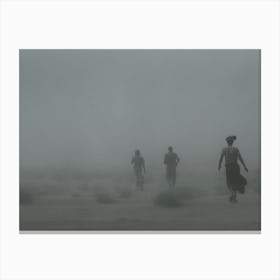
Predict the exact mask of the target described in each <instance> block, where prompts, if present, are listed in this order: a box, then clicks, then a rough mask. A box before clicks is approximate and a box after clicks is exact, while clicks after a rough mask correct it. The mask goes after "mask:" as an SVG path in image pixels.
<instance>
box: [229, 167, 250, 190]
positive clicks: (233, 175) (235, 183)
mask: <svg viewBox="0 0 280 280" xmlns="http://www.w3.org/2000/svg"><path fill="white" fill-rule="evenodd" d="M226 176H227V186H228V188H229V189H230V190H233V191H238V192H240V193H244V192H245V186H246V185H247V180H246V179H245V178H244V177H243V176H242V175H241V174H240V167H239V165H238V164H237V163H233V164H227V165H226Z"/></svg>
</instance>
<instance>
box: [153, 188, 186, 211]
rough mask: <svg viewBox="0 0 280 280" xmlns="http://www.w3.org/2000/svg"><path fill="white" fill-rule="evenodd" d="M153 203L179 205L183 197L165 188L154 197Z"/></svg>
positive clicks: (169, 205)
mask: <svg viewBox="0 0 280 280" xmlns="http://www.w3.org/2000/svg"><path fill="white" fill-rule="evenodd" d="M154 203H155V204H156V205H158V206H161V207H180V206H181V205H182V204H183V197H181V196H180V195H178V193H176V192H175V191H174V190H166V191H163V192H161V193H159V194H158V195H157V196H156V197H155V199H154Z"/></svg>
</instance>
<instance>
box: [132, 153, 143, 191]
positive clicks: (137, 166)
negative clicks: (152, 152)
mask: <svg viewBox="0 0 280 280" xmlns="http://www.w3.org/2000/svg"><path fill="white" fill-rule="evenodd" d="M131 164H132V165H133V168H134V172H135V176H136V188H137V189H138V190H139V189H140V190H141V191H143V190H144V175H143V172H144V173H145V172H146V170H145V162H144V158H143V157H142V156H141V154H140V151H139V150H136V151H135V154H134V156H133V158H132V160H131Z"/></svg>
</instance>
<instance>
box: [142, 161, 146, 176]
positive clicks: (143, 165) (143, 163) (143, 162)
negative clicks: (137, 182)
mask: <svg viewBox="0 0 280 280" xmlns="http://www.w3.org/2000/svg"><path fill="white" fill-rule="evenodd" d="M142 167H143V170H144V173H146V168H145V161H144V159H143V161H142Z"/></svg>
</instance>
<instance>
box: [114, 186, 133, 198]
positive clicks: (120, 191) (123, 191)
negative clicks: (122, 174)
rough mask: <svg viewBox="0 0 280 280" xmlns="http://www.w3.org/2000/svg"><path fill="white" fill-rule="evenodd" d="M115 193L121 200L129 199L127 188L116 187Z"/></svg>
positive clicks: (129, 194) (129, 189)
mask: <svg viewBox="0 0 280 280" xmlns="http://www.w3.org/2000/svg"><path fill="white" fill-rule="evenodd" d="M115 191H116V193H117V194H118V196H119V197H121V198H129V197H131V195H132V192H131V188H128V187H117V188H116V189H115Z"/></svg>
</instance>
